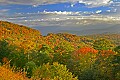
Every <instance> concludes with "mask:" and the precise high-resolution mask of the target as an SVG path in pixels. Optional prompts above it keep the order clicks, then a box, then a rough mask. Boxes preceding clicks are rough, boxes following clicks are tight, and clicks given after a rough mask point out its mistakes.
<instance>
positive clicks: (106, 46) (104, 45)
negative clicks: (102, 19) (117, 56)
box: [93, 39, 114, 50]
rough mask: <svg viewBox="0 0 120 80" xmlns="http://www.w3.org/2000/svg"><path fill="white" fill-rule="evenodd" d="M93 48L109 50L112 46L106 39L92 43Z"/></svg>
mask: <svg viewBox="0 0 120 80" xmlns="http://www.w3.org/2000/svg"><path fill="white" fill-rule="evenodd" d="M93 47H94V49H97V50H109V49H112V48H113V47H114V45H113V44H112V42H111V41H109V40H107V39H98V40H96V41H95V42H94V43H93Z"/></svg>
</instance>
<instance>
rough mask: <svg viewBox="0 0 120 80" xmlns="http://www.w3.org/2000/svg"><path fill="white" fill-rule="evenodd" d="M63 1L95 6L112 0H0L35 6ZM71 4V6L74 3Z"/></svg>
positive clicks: (1, 1) (0, 1)
mask: <svg viewBox="0 0 120 80" xmlns="http://www.w3.org/2000/svg"><path fill="white" fill-rule="evenodd" d="M64 2H70V3H72V4H74V3H76V2H79V3H84V4H85V5H87V6H90V7H97V6H104V5H109V4H111V3H112V2H113V1H111V0H0V3H6V4H24V5H34V6H35V7H36V5H44V4H54V3H64ZM71 6H72V7H73V6H74V5H71Z"/></svg>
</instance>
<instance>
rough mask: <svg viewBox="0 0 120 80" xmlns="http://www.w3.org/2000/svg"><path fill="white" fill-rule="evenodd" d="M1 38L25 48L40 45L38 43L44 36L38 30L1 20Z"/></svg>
mask: <svg viewBox="0 0 120 80" xmlns="http://www.w3.org/2000/svg"><path fill="white" fill-rule="evenodd" d="M0 39H5V40H7V41H8V42H9V43H10V44H12V45H17V46H18V47H20V48H23V49H33V48H35V47H37V46H38V44H37V43H38V42H40V40H42V36H41V33H40V32H39V31H38V30H35V29H31V28H28V27H26V26H22V25H17V24H13V23H10V22H5V21H0Z"/></svg>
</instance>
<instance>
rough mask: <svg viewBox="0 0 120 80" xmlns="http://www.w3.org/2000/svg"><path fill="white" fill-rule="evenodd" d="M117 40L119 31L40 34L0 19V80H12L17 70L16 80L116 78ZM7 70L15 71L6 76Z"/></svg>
mask: <svg viewBox="0 0 120 80" xmlns="http://www.w3.org/2000/svg"><path fill="white" fill-rule="evenodd" d="M101 38H102V39H101ZM103 38H104V39H103ZM119 39H120V34H96V35H87V36H77V35H74V34H69V33H57V34H54V33H49V34H48V35H47V36H42V35H41V33H40V32H39V31H38V30H34V29H31V28H28V27H26V26H22V25H17V24H13V23H10V22H5V21H0V67H1V65H2V67H1V68H2V70H1V72H3V73H2V74H4V76H3V75H2V74H0V79H4V80H7V79H8V78H9V76H10V77H11V78H12V79H13V78H14V76H16V75H14V74H17V71H18V72H19V70H20V73H21V75H18V76H16V79H18V78H19V77H21V78H23V77H24V76H25V77H24V78H23V80H26V79H28V80H40V79H44V80H59V79H62V80H73V79H74V80H101V79H102V80H106V79H109V80H119V78H120V75H119V74H120V72H119V71H120V69H119V66H120V64H119V63H120V54H119V53H120V46H119V45H120V43H119V42H120V40H119ZM116 45H117V46H116ZM4 64H5V65H4ZM4 66H7V67H10V68H13V69H14V68H15V69H14V70H15V71H14V70H12V69H10V70H9V69H6V68H4ZM6 70H7V72H12V73H13V71H14V72H15V73H13V76H11V74H10V73H8V75H9V76H8V75H6V73H5V72H6ZM11 70H12V71H11ZM24 72H25V75H23V76H22V74H24ZM63 73H64V74H63ZM61 74H62V75H61ZM96 74H97V76H96ZM6 76H7V77H6ZM76 76H77V77H76ZM93 76H94V77H93ZM26 77H27V78H26ZM6 78H7V79H6Z"/></svg>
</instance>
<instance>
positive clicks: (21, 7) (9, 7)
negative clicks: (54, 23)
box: [0, 0, 120, 14]
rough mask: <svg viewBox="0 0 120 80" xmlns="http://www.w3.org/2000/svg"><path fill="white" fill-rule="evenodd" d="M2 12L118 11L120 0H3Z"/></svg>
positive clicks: (0, 8) (0, 6)
mask: <svg viewBox="0 0 120 80" xmlns="http://www.w3.org/2000/svg"><path fill="white" fill-rule="evenodd" d="M0 4H1V5H0V12H1V14H2V13H7V14H14V13H36V12H38V11H39V12H43V11H51V12H53V11H62V12H63V11H68V12H70V11H71V12H93V13H95V12H96V11H98V10H101V12H100V13H108V12H109V14H111V13H116V11H115V10H118V7H119V6H115V5H119V4H120V0H48V1H47V0H46V2H45V1H41V0H21V1H20V0H3V1H2V0H1V1H0Z"/></svg>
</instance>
